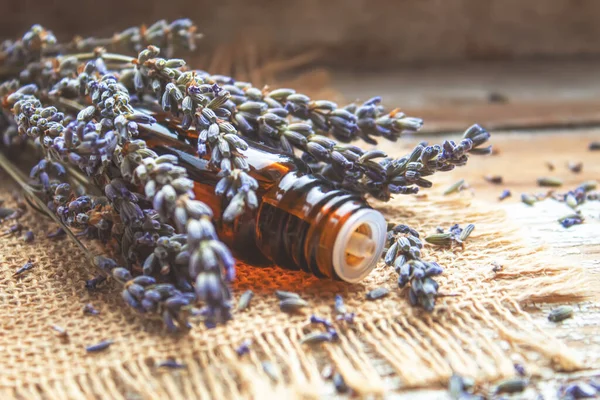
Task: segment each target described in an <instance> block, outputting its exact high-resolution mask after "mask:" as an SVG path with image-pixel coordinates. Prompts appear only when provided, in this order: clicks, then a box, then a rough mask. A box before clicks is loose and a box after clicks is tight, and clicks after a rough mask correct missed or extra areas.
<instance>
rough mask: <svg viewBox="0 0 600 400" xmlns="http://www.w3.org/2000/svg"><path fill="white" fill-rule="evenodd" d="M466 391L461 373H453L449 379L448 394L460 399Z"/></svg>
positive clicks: (457, 399) (454, 399)
mask: <svg viewBox="0 0 600 400" xmlns="http://www.w3.org/2000/svg"><path fill="white" fill-rule="evenodd" d="M464 391H465V386H464V383H463V378H462V376H460V375H456V374H453V375H452V376H451V377H450V379H449V380H448V394H449V395H450V398H451V399H452V400H459V399H461V398H462V395H463V393H464Z"/></svg>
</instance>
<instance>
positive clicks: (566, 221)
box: [558, 216, 583, 228]
mask: <svg viewBox="0 0 600 400" xmlns="http://www.w3.org/2000/svg"><path fill="white" fill-rule="evenodd" d="M558 222H560V224H561V225H562V226H563V228H570V227H572V226H573V225H580V224H582V223H583V218H581V217H580V216H568V217H563V218H561V219H559V220H558Z"/></svg>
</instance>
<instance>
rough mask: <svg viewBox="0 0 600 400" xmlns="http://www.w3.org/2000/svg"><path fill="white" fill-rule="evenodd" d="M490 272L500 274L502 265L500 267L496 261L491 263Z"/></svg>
mask: <svg viewBox="0 0 600 400" xmlns="http://www.w3.org/2000/svg"><path fill="white" fill-rule="evenodd" d="M491 264H492V272H500V271H502V265H500V264H499V263H498V262H497V261H492V263H491Z"/></svg>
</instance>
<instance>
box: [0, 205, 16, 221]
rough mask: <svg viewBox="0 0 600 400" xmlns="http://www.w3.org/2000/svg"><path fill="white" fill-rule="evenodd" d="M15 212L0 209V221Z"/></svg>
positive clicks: (8, 209) (9, 209)
mask: <svg viewBox="0 0 600 400" xmlns="http://www.w3.org/2000/svg"><path fill="white" fill-rule="evenodd" d="M15 212H16V210H13V209H12V208H0V220H2V219H5V218H8V217H10V216H11V215H13V214H14V213H15Z"/></svg>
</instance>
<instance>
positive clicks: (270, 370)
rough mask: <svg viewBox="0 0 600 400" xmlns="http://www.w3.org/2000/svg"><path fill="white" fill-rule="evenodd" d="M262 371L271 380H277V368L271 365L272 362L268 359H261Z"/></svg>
mask: <svg viewBox="0 0 600 400" xmlns="http://www.w3.org/2000/svg"><path fill="white" fill-rule="evenodd" d="M261 366H262V369H263V371H265V374H267V376H268V377H269V379H271V380H272V381H273V382H277V381H278V380H279V374H278V373H277V368H276V367H275V366H274V365H273V363H271V362H269V361H263V362H262V363H261Z"/></svg>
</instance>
